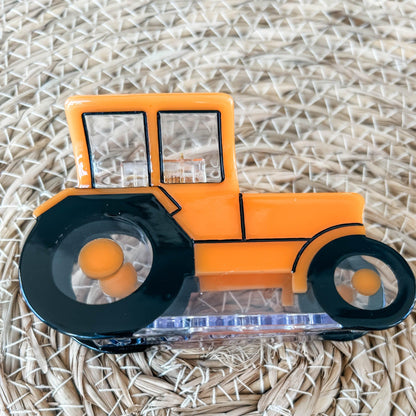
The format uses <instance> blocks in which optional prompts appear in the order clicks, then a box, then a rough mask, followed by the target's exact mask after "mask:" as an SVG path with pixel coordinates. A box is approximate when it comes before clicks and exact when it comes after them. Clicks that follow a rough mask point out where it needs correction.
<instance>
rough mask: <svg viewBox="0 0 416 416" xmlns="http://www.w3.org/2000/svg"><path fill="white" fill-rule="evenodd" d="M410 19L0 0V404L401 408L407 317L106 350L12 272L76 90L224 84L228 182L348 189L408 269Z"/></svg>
mask: <svg viewBox="0 0 416 416" xmlns="http://www.w3.org/2000/svg"><path fill="white" fill-rule="evenodd" d="M415 18H416V4H415V3H414V2H412V1H408V2H407V1H400V2H395V1H364V2H362V1H340V0H327V1H315V0H313V1H291V0H288V1H280V2H278V3H272V2H269V1H259V2H241V1H235V0H228V1H223V2H217V1H209V0H207V1H202V0H201V1H152V2H148V1H122V0H120V1H107V0H95V1H91V2H88V1H85V0H84V1H80V0H78V1H73V2H70V1H53V2H52V0H49V1H48V0H37V1H34V2H30V1H7V0H5V1H2V2H0V21H1V32H0V33H1V49H0V123H1V129H0V172H1V174H0V198H1V206H0V276H1V281H0V302H1V306H0V309H1V310H0V311H1V356H0V394H1V396H0V414H2V415H42V416H44V415H55V414H56V415H76V416H78V415H84V414H87V415H97V416H99V415H139V414H140V415H142V414H143V415H152V416H153V415H155V416H159V415H232V416H237V415H268V416H274V415H302V416H303V415H305V416H306V415H319V414H320V415H333V414H337V415H375V416H376V415H377V416H378V415H389V414H392V415H411V414H415V410H416V394H415V383H416V360H415V350H416V336H415V322H414V321H415V316H414V315H411V316H410V317H409V318H408V319H407V320H406V321H405V322H404V323H402V324H400V325H399V326H398V327H396V328H393V329H391V330H388V331H382V332H374V333H371V334H368V335H367V336H365V337H363V338H361V339H359V340H356V341H354V342H346V343H334V342H317V341H316V342H310V343H305V344H303V343H276V342H272V341H270V342H268V341H264V342H260V341H256V340H253V342H252V343H251V344H249V345H247V346H243V347H242V346H238V345H235V346H231V347H218V348H214V349H211V350H207V351H201V350H170V349H169V348H166V347H158V348H151V349H150V350H149V351H148V352H146V353H137V354H129V355H115V356H111V355H100V354H97V353H95V352H92V351H89V350H87V349H85V348H83V347H80V346H79V345H78V344H77V343H76V342H73V341H71V340H70V339H69V338H68V337H67V336H64V335H61V334H59V333H57V332H55V331H53V330H51V329H50V328H48V327H47V326H46V325H44V324H42V323H40V322H39V321H38V320H37V319H35V318H34V316H33V315H32V314H31V313H30V312H29V310H28V308H27V307H26V305H25V303H24V301H23V300H22V297H21V294H20V292H19V283H18V261H19V253H20V250H21V247H22V241H23V240H24V238H25V236H26V235H27V233H28V230H29V229H30V227H31V226H32V224H33V220H32V219H31V218H32V217H31V212H32V210H33V209H34V208H35V207H36V206H37V205H39V204H40V203H41V202H43V201H45V200H46V199H47V198H49V197H51V196H52V195H54V194H55V193H57V192H58V191H59V190H61V189H63V188H65V187H72V186H75V185H76V177H75V176H76V175H75V168H74V159H73V155H72V149H71V144H70V140H69V134H68V128H67V125H66V120H65V116H64V112H63V104H64V102H65V99H66V98H67V97H69V96H71V95H74V94H104V93H142V92H171V91H172V92H173V91H174V92H181V91H185V92H190V91H199V92H204V91H222V92H227V93H230V94H232V95H233V97H234V99H235V103H236V109H235V115H236V144H237V160H238V173H239V179H240V185H241V189H242V190H244V191H274V192H292V191H299V192H313V191H356V192H359V193H361V194H362V195H363V196H364V197H365V198H366V202H367V206H366V211H365V223H366V225H367V229H368V234H369V236H370V237H373V238H376V239H378V240H382V241H384V242H385V243H388V244H390V245H391V246H393V247H394V248H396V249H397V250H398V251H400V252H401V253H402V254H403V256H405V257H406V258H407V260H408V261H409V262H410V264H411V266H412V268H413V269H415V265H416V244H415V229H416V217H415V213H416V193H415V182H416V144H415V143H416V142H415V141H414V134H415V129H416V116H415V111H414V109H415V106H416V104H415V103H416V92H415V91H416V78H415V73H416V63H415V58H416V43H415V41H416V24H415V22H416V20H415ZM39 290H42V288H41V287H39Z"/></svg>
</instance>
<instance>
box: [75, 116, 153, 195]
mask: <svg viewBox="0 0 416 416" xmlns="http://www.w3.org/2000/svg"><path fill="white" fill-rule="evenodd" d="M122 114H141V115H142V116H143V128H144V142H145V147H146V163H147V182H148V186H152V181H151V171H152V170H151V161H150V150H149V133H148V124H147V114H146V112H145V111H96V112H94V111H89V112H85V113H82V125H83V128H84V134H85V141H86V144H87V149H88V159H89V161H90V171H91V186H92V188H95V189H111V187H109V188H96V186H95V175H94V164H93V155H92V152H91V145H90V138H89V134H88V129H87V122H86V116H91V115H98V116H106V115H110V116H114V115H122ZM114 188H115V189H116V187H114ZM121 188H126V189H127V188H130V187H127V186H126V187H123V186H122V187H121ZM141 188H143V187H141Z"/></svg>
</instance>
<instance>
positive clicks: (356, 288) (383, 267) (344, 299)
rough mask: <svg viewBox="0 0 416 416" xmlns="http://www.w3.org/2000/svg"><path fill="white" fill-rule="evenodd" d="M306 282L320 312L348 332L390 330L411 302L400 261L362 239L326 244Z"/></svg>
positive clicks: (410, 283)
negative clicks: (323, 312)
mask: <svg viewBox="0 0 416 416" xmlns="http://www.w3.org/2000/svg"><path fill="white" fill-rule="evenodd" d="M308 280H309V282H310V284H311V286H312V290H313V292H314V295H315V297H316V299H317V301H318V303H319V304H320V306H321V307H322V309H324V310H325V312H326V313H327V314H328V315H329V316H331V318H332V319H334V320H335V321H337V322H339V323H340V324H341V325H342V326H343V327H344V328H348V329H360V330H379V329H385V328H389V327H392V326H394V325H396V324H398V323H399V322H401V321H402V320H403V319H404V318H406V316H407V315H408V314H409V313H410V311H411V310H412V307H413V304H414V301H415V290H416V289H415V278H414V276H413V273H412V271H411V269H410V267H409V265H408V264H407V263H406V261H405V260H404V259H403V257H402V256H401V255H400V254H399V253H397V252H396V251H395V250H393V249H392V248H390V247H389V246H387V245H385V244H383V243H380V242H378V241H375V240H372V239H369V238H367V237H365V236H362V235H351V236H346V237H341V238H338V239H336V240H333V241H331V242H330V243H328V244H327V245H325V246H324V247H323V248H322V249H321V250H319V252H318V253H317V254H316V255H315V257H314V258H313V260H312V262H311V265H310V267H309V271H308Z"/></svg>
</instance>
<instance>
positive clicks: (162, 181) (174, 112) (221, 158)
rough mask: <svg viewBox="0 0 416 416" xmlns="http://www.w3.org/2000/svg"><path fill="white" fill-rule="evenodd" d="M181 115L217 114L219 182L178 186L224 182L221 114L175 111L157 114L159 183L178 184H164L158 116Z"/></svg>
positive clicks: (211, 111) (217, 112) (214, 111)
mask: <svg viewBox="0 0 416 416" xmlns="http://www.w3.org/2000/svg"><path fill="white" fill-rule="evenodd" d="M181 113H216V114H217V130H218V152H219V161H220V173H221V180H220V181H218V182H196V183H183V184H179V185H195V184H215V183H222V182H224V180H225V173H224V160H223V148H222V132H221V129H222V126H221V112H220V111H218V110H177V111H174V110H172V111H170V110H169V111H168V110H165V111H158V112H157V138H158V145H159V167H160V183H163V184H165V185H178V183H172V184H171V183H166V182H165V181H164V178H163V152H162V131H161V126H160V114H181Z"/></svg>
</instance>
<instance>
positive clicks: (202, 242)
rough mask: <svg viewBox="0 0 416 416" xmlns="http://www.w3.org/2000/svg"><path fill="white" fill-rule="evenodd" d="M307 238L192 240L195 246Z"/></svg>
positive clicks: (302, 239) (306, 239)
mask: <svg viewBox="0 0 416 416" xmlns="http://www.w3.org/2000/svg"><path fill="white" fill-rule="evenodd" d="M308 240H309V238H248V239H245V240H243V239H239V238H230V239H225V240H194V243H195V244H209V243H241V242H243V243H267V242H273V241H308Z"/></svg>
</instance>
